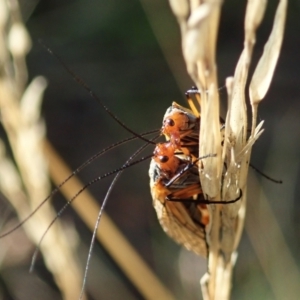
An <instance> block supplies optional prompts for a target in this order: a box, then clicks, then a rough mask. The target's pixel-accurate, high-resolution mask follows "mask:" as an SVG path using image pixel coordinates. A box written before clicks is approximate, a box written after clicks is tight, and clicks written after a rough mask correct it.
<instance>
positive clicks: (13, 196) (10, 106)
mask: <svg viewBox="0 0 300 300" xmlns="http://www.w3.org/2000/svg"><path fill="white" fill-rule="evenodd" d="M0 6H1V18H2V19H1V20H0V31H1V36H0V39H1V41H0V45H1V50H0V54H1V56H0V61H1V66H2V68H1V70H0V108H1V117H2V124H3V127H4V128H5V131H6V134H7V137H8V140H9V143H10V147H11V149H12V152H13V155H14V158H15V162H16V164H17V166H18V170H19V174H20V175H19V174H18V172H17V171H16V169H15V168H14V167H13V164H12V163H10V162H9V160H8V159H7V158H5V156H4V152H5V151H2V154H3V155H2V162H3V163H4V164H5V165H10V167H9V170H10V172H11V174H14V175H12V176H11V178H12V180H13V181H14V182H15V183H16V184H7V182H6V184H5V185H4V184H3V183H2V184H1V185H2V189H3V192H4V193H5V194H6V195H7V197H8V198H9V200H10V201H11V203H12V205H13V206H14V208H15V209H16V212H17V214H18V216H19V218H20V219H24V218H25V217H27V215H28V214H29V212H30V211H31V210H32V209H33V208H35V207H36V206H37V205H38V204H39V203H40V202H41V201H42V200H43V199H44V198H45V197H46V196H47V194H49V187H50V183H49V180H48V178H47V166H46V162H45V160H44V157H43V153H42V148H41V146H42V144H41V141H42V139H43V136H44V131H45V130H44V126H43V123H42V122H41V121H40V103H41V99H42V94H43V91H44V89H45V87H46V82H45V80H44V79H43V78H41V77H39V78H36V79H34V80H33V82H32V83H31V85H30V86H29V87H28V88H27V90H25V86H26V81H27V69H26V65H25V56H26V54H27V52H28V51H29V48H30V38H29V36H28V34H27V32H26V29H25V27H24V25H23V23H22V20H21V16H20V13H19V8H18V2H17V1H15V0H12V1H4V0H0ZM19 176H20V177H19ZM2 179H3V178H2ZM21 182H22V183H21ZM22 189H23V190H22ZM54 216H55V212H54V210H53V209H52V208H51V206H50V205H49V204H47V205H45V206H44V209H43V210H42V211H41V212H40V213H39V214H38V216H36V217H35V218H32V219H31V220H29V221H28V222H27V224H26V226H25V230H26V232H27V234H28V235H29V237H30V238H31V239H32V240H33V241H34V242H35V243H38V241H39V239H40V236H41V235H42V233H43V231H44V229H45V228H46V227H47V225H48V224H49V222H50V221H51V220H52V219H53V218H54ZM67 240H68V239H67V237H66V236H65V235H64V232H63V230H62V229H61V227H60V226H59V224H57V226H56V228H53V230H52V231H51V232H50V234H49V236H48V238H47V239H46V241H45V243H44V244H43V245H42V246H41V251H42V253H43V255H44V258H45V262H46V265H47V267H48V269H49V270H50V271H51V272H52V274H53V276H54V279H55V281H56V283H57V285H58V286H59V288H60V290H61V292H62V294H63V297H64V299H70V300H71V299H72V300H73V299H76V297H78V295H79V292H80V288H79V287H80V279H81V274H80V271H79V268H78V265H77V262H76V258H75V256H74V253H73V250H72V249H71V247H70V245H69V244H68V242H67Z"/></svg>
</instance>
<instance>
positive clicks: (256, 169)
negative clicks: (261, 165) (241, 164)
mask: <svg viewBox="0 0 300 300" xmlns="http://www.w3.org/2000/svg"><path fill="white" fill-rule="evenodd" d="M249 166H250V167H251V168H252V169H253V170H255V171H256V172H257V173H258V174H260V175H261V176H262V177H265V178H266V179H268V180H270V181H272V182H274V183H278V184H281V183H282V182H283V181H282V180H277V179H274V178H272V177H270V176H268V175H266V174H265V173H263V172H262V171H260V170H259V169H258V168H256V167H255V166H253V165H252V164H249Z"/></svg>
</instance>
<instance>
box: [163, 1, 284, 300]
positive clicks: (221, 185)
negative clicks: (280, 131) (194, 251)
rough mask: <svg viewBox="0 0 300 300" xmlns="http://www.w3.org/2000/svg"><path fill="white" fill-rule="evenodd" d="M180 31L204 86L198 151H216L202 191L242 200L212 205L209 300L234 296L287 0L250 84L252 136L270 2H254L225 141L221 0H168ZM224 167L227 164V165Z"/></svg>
mask: <svg viewBox="0 0 300 300" xmlns="http://www.w3.org/2000/svg"><path fill="white" fill-rule="evenodd" d="M169 2H170V6H171V8H172V10H173V13H174V14H175V16H176V18H177V20H178V23H179V25H180V29H181V35H182V49H183V56H184V59H185V62H186V66H187V71H188V73H189V75H190V76H191V78H192V79H193V81H194V82H195V84H196V86H197V87H198V89H199V90H200V92H201V103H200V106H201V129H200V139H199V140H200V144H199V156H200V157H201V156H203V155H207V154H209V153H216V154H217V157H216V158H208V159H205V161H203V166H201V167H200V169H199V174H200V181H201V185H202V189H203V192H204V194H205V195H206V196H207V198H208V199H210V200H220V199H222V200H224V202H225V201H226V200H233V199H237V198H238V195H239V193H240V192H242V197H241V199H240V201H237V202H236V203H233V204H229V205H223V206H221V205H209V206H208V209H209V213H210V224H209V226H208V228H207V242H208V245H209V257H208V259H209V261H208V272H207V273H206V274H205V275H204V277H203V278H202V279H201V286H202V293H203V297H204V299H209V300H213V299H218V300H219V299H229V297H230V290H231V276H232V268H233V266H234V264H235V261H236V258H237V252H236V248H237V246H238V243H239V240H240V237H241V233H242V229H243V226H244V218H245V210H246V209H245V207H246V194H247V176H248V166H249V160H250V155H251V149H252V146H253V144H254V143H255V141H256V140H257V139H258V138H259V136H260V135H261V134H262V132H263V129H262V125H263V122H261V123H260V124H258V125H257V124H256V119H257V106H258V104H259V102H260V101H261V100H262V98H263V97H264V96H265V94H266V92H267V90H268V88H269V85H270V82H271V79H272V76H273V74H274V69H275V66H276V63H277V60H278V56H279V52H280V47H281V43H282V37H283V29H284V24H285V15H286V8H287V1H286V0H281V1H280V3H279V5H278V8H277V12H276V17H275V20H274V26H273V29H272V32H271V35H270V37H269V40H268V42H267V43H266V46H265V50H264V53H263V55H262V57H261V59H260V61H259V63H258V65H257V67H256V70H255V72H254V75H253V78H252V81H251V84H250V89H249V92H250V99H251V106H252V130H251V135H250V137H248V135H247V130H248V120H247V113H246V97H245V92H246V89H245V88H246V82H247V79H248V71H249V66H250V63H251V57H252V52H253V47H254V45H255V41H256V29H257V28H258V26H259V25H260V23H261V21H262V19H263V15H264V12H265V8H266V1H261V0H252V1H248V3H247V8H246V15H245V24H244V27H245V40H244V49H243V51H242V53H241V56H240V58H239V61H238V64H237V67H236V69H235V74H234V76H233V77H229V78H227V80H226V87H227V92H228V110H227V116H226V127H225V141H224V146H223V147H222V146H221V134H220V123H219V95H218V90H217V88H218V82H217V67H216V61H215V52H216V36H217V31H218V25H219V15H220V9H221V3H222V1H218V0H206V1H205V0H203V1H200V0H198V1H197V0H190V1H188V0H185V1H180V0H169ZM224 165H226V170H225V168H224Z"/></svg>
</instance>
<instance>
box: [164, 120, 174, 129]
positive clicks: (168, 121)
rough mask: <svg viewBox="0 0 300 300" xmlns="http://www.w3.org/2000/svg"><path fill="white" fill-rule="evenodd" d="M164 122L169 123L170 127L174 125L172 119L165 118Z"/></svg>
mask: <svg viewBox="0 0 300 300" xmlns="http://www.w3.org/2000/svg"><path fill="white" fill-rule="evenodd" d="M166 123H167V125H169V126H171V127H172V126H174V125H175V122H174V120H173V119H167V120H166Z"/></svg>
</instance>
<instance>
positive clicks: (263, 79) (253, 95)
mask: <svg viewBox="0 0 300 300" xmlns="http://www.w3.org/2000/svg"><path fill="white" fill-rule="evenodd" d="M286 9H287V0H281V1H280V3H279V5H278V8H277V11H276V15H275V19H274V25H273V28H272V32H271V34H270V37H269V39H268V42H267V43H266V44H265V47H264V52H263V55H262V57H261V58H260V60H259V62H258V64H257V67H256V69H255V71H254V74H253V77H252V80H251V83H250V87H249V94H250V100H251V103H252V104H258V103H259V102H260V101H261V100H262V99H263V98H264V97H265V95H266V93H267V91H268V89H269V86H270V83H271V80H272V78H273V74H274V70H275V67H276V64H277V61H278V57H279V53H280V48H281V44H282V39H283V33H284V25H285V18H286Z"/></svg>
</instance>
